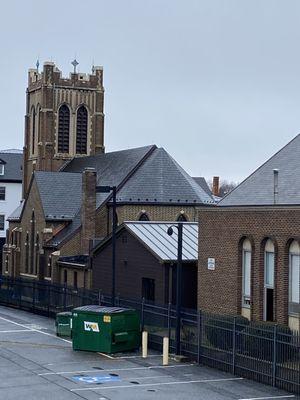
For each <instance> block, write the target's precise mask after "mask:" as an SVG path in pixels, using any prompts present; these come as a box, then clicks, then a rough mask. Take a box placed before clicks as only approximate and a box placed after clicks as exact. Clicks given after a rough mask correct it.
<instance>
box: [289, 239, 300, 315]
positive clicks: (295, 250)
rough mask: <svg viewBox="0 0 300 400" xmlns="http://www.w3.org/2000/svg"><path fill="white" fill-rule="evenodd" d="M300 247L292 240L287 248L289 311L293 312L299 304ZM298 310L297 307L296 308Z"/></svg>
mask: <svg viewBox="0 0 300 400" xmlns="http://www.w3.org/2000/svg"><path fill="white" fill-rule="evenodd" d="M299 285H300V246H299V243H298V242H297V241H296V240H294V241H293V242H292V243H291V245H290V248H289V302H290V311H292V312H293V311H294V309H295V305H296V304H299V303H300V297H299ZM297 308H298V307H297Z"/></svg>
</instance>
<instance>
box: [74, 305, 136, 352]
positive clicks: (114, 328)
mask: <svg viewBox="0 0 300 400" xmlns="http://www.w3.org/2000/svg"><path fill="white" fill-rule="evenodd" d="M72 339H73V350H87V351H99V352H102V353H117V352H120V351H129V350H134V349H137V348H139V346H140V320H139V315H138V312H137V311H135V310H133V309H128V308H120V307H101V306H95V305H91V306H83V307H78V308H75V309H74V310H73V313H72Z"/></svg>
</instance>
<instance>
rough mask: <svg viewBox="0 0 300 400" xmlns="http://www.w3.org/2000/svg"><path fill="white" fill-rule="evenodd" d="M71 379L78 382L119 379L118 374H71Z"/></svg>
mask: <svg viewBox="0 0 300 400" xmlns="http://www.w3.org/2000/svg"><path fill="white" fill-rule="evenodd" d="M72 379H73V381H75V382H78V383H105V382H117V381H120V378H119V377H118V376H111V375H95V376H78V375H77V376H72Z"/></svg>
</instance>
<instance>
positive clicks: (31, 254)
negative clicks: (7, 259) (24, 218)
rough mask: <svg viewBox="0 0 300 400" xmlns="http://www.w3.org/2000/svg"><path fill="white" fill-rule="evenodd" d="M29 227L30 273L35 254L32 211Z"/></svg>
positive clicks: (33, 216)
mask: <svg viewBox="0 0 300 400" xmlns="http://www.w3.org/2000/svg"><path fill="white" fill-rule="evenodd" d="M30 224H31V228H30V273H31V274H33V272H34V258H35V257H34V256H35V251H34V248H35V215H34V211H32V214H31V220H30Z"/></svg>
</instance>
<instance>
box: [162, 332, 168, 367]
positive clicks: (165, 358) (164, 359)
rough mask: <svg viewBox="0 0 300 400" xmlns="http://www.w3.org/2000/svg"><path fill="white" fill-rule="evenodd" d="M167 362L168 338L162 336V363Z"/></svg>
mask: <svg viewBox="0 0 300 400" xmlns="http://www.w3.org/2000/svg"><path fill="white" fill-rule="evenodd" d="M168 364H169V338H168V337H164V340H163V365H168Z"/></svg>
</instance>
